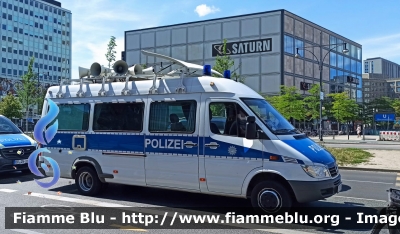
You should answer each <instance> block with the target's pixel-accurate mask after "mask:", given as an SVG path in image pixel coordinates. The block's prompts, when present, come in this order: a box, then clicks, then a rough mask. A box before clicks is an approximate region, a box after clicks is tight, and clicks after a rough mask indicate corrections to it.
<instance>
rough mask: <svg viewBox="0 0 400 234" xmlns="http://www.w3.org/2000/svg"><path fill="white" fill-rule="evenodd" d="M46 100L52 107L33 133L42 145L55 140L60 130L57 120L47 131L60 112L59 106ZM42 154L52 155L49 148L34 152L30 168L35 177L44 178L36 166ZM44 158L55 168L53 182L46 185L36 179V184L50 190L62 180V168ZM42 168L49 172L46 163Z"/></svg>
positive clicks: (52, 160)
mask: <svg viewBox="0 0 400 234" xmlns="http://www.w3.org/2000/svg"><path fill="white" fill-rule="evenodd" d="M46 100H47V102H48V103H49V107H50V109H49V112H48V113H47V114H46V115H45V116H43V117H42V118H41V119H40V120H39V121H38V122H37V124H36V126H35V129H34V131H33V137H34V138H35V140H36V141H37V142H39V143H40V144H41V145H47V144H48V143H49V142H50V141H51V140H52V139H53V138H54V136H55V135H56V133H57V130H58V120H56V121H55V122H54V124H53V125H51V126H50V127H48V128H47V129H46V126H47V125H48V124H49V123H51V122H52V121H53V120H54V119H55V118H56V117H57V115H58V112H59V108H58V106H57V105H56V104H55V103H54V102H53V101H52V100H50V99H46ZM43 132H44V134H43ZM40 153H51V152H50V151H49V150H48V149H47V148H39V149H37V150H35V151H33V152H32V153H31V155H30V156H29V159H28V166H29V169H30V170H31V172H32V173H33V174H34V175H36V176H40V177H44V175H43V174H42V173H41V172H40V171H39V168H38V167H37V165H36V159H37V157H38V155H39V154H40ZM43 158H44V159H46V160H47V161H48V162H49V163H50V165H51V167H52V168H53V180H52V181H50V182H48V183H44V182H40V181H38V180H36V179H35V182H36V183H37V184H38V185H40V186H41V187H43V188H49V187H51V186H53V185H55V184H56V183H57V182H58V180H59V179H60V167H59V166H58V164H57V162H56V161H54V159H52V158H50V157H45V156H43ZM41 166H42V168H43V170H45V171H49V169H48V168H47V165H46V164H45V163H42V164H41Z"/></svg>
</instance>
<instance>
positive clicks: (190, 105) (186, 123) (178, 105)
mask: <svg viewBox="0 0 400 234" xmlns="http://www.w3.org/2000/svg"><path fill="white" fill-rule="evenodd" d="M196 108H197V103H196V101H176V102H154V103H151V105H150V118H149V131H150V132H180V133H193V132H194V131H195V128H196Z"/></svg>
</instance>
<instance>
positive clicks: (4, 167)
mask: <svg viewBox="0 0 400 234" xmlns="http://www.w3.org/2000/svg"><path fill="white" fill-rule="evenodd" d="M21 160H24V159H21ZM28 169H29V167H28V163H25V164H14V160H11V159H4V158H1V157H0V172H10V171H20V170H28Z"/></svg>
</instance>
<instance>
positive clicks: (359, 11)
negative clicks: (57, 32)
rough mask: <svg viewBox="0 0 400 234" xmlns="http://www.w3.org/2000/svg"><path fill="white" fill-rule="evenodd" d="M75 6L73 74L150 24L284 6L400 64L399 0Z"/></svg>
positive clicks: (66, 4) (106, 0)
mask: <svg viewBox="0 0 400 234" xmlns="http://www.w3.org/2000/svg"><path fill="white" fill-rule="evenodd" d="M59 1H60V2H61V3H62V7H63V8H65V9H68V10H70V11H71V12H72V64H71V65H72V68H71V69H72V78H73V79H77V78H79V77H78V67H79V66H80V67H84V68H90V66H91V64H92V63H94V62H98V63H100V64H101V65H104V66H106V67H108V62H107V60H106V57H105V54H106V52H107V44H108V42H109V40H110V37H111V36H115V37H116V44H117V47H116V51H117V54H116V60H120V59H121V51H123V50H124V33H125V31H129V30H136V29H142V28H149V27H157V26H165V25H171V24H179V23H187V22H194V21H200V20H207V19H215V18H222V17H228V16H235V15H241V14H251V13H257V12H264V11H271V10H278V9H285V10H287V11H290V12H292V13H294V14H296V15H298V16H300V17H302V18H305V19H307V20H309V21H311V22H313V23H316V24H318V25H320V26H322V27H324V28H326V29H328V30H331V31H333V32H335V33H337V34H339V35H342V36H344V37H346V38H348V39H350V40H352V41H355V42H356V43H359V44H361V45H362V59H363V60H364V59H367V58H372V57H382V58H385V59H387V60H390V61H392V62H395V63H397V64H400V16H399V14H400V12H399V10H400V1H399V0H382V1H376V0H364V1H361V0H350V1H349V0H336V1H333V0H297V1H296V0H245V1H239V0H236V1H235V0H233V1H232V0H167V1H162V0H146V1H143V0H142V1H137V0H118V1H115V0H69V1H63V0H59Z"/></svg>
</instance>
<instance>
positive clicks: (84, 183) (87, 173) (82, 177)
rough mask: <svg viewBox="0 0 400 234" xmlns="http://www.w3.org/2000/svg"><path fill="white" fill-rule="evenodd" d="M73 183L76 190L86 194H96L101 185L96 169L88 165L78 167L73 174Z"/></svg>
mask: <svg viewBox="0 0 400 234" xmlns="http://www.w3.org/2000/svg"><path fill="white" fill-rule="evenodd" d="M75 184H76V186H77V188H78V191H79V192H80V193H81V194H83V195H87V196H92V195H96V194H98V193H99V192H100V189H101V187H102V183H101V181H100V180H99V177H98V175H97V173H96V171H95V170H94V169H92V168H90V167H82V168H79V170H78V172H77V173H76V176H75Z"/></svg>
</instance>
